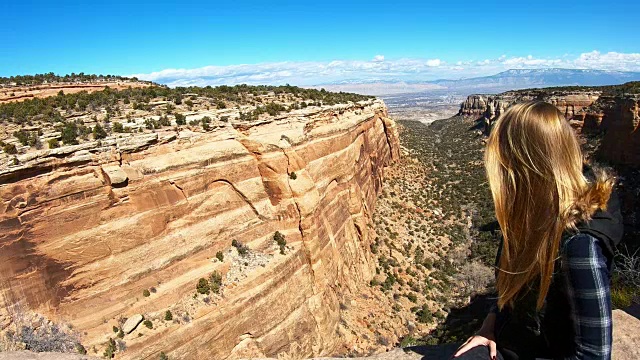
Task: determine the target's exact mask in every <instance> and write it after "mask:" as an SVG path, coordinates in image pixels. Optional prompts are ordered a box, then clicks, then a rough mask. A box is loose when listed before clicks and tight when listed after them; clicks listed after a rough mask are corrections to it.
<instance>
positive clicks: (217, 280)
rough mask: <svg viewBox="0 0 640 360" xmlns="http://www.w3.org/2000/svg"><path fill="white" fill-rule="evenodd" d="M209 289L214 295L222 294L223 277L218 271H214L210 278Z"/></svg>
mask: <svg viewBox="0 0 640 360" xmlns="http://www.w3.org/2000/svg"><path fill="white" fill-rule="evenodd" d="M209 287H210V288H211V291H213V292H214V293H216V294H219V293H220V288H221V287H222V275H221V274H220V273H219V272H218V271H214V272H213V273H211V275H210V276H209Z"/></svg>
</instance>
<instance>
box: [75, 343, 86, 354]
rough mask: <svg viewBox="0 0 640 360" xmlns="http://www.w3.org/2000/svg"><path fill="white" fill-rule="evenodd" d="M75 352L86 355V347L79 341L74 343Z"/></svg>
mask: <svg viewBox="0 0 640 360" xmlns="http://www.w3.org/2000/svg"><path fill="white" fill-rule="evenodd" d="M76 352H77V353H78V354H82V355H87V349H85V347H84V346H83V345H82V344H80V343H76Z"/></svg>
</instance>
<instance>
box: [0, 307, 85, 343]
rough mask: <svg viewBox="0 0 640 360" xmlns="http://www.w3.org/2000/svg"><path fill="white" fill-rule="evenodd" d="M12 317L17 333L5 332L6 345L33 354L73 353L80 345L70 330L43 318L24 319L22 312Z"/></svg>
mask: <svg viewBox="0 0 640 360" xmlns="http://www.w3.org/2000/svg"><path fill="white" fill-rule="evenodd" d="M18 313H19V315H20V316H14V317H13V321H14V323H15V324H16V325H17V328H18V331H16V332H7V334H6V340H7V343H8V344H7V345H9V347H13V348H21V349H25V350H29V351H33V352H74V351H76V347H77V345H78V344H80V341H79V339H78V336H77V335H76V334H74V333H73V332H72V331H71V330H65V327H63V326H61V325H59V324H56V323H54V322H51V321H49V320H47V319H46V318H44V317H41V316H40V317H37V318H36V319H35V320H34V319H26V318H24V317H23V316H22V315H24V314H23V313H22V312H18Z"/></svg>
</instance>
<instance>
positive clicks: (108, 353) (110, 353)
mask: <svg viewBox="0 0 640 360" xmlns="http://www.w3.org/2000/svg"><path fill="white" fill-rule="evenodd" d="M116 350H117V348H116V342H115V341H114V340H113V339H112V338H109V342H108V343H107V348H106V349H105V350H104V353H103V354H102V356H104V357H105V358H107V359H113V357H114V356H115V354H116Z"/></svg>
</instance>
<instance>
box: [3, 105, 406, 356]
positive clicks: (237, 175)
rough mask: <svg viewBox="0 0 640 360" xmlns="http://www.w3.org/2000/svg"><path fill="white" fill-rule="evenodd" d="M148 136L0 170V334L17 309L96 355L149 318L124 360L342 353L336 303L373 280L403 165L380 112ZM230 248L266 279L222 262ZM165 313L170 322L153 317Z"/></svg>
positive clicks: (320, 114)
mask: <svg viewBox="0 0 640 360" xmlns="http://www.w3.org/2000/svg"><path fill="white" fill-rule="evenodd" d="M152 135H154V136H152V137H149V136H146V137H145V138H131V139H129V140H128V141H119V142H117V143H114V144H109V143H102V144H97V143H91V144H82V145H79V146H75V147H74V146H68V147H64V148H60V149H54V150H46V151H41V152H38V153H32V154H28V158H20V157H19V159H18V160H19V165H17V166H10V167H7V166H3V167H0V207H2V210H3V211H2V215H0V247H1V248H2V251H0V294H1V295H2V296H0V325H2V324H4V326H7V324H8V323H10V321H11V320H10V319H11V311H12V310H11V309H14V308H15V307H16V306H18V305H20V307H22V308H27V309H30V310H32V311H36V312H39V313H42V314H46V315H48V316H49V317H50V318H53V319H56V320H60V321H66V322H69V323H71V324H72V325H73V326H74V328H75V329H77V330H78V331H79V332H80V333H84V334H86V335H85V336H84V337H83V339H82V340H83V344H84V345H85V346H86V347H87V348H90V347H92V346H94V345H95V346H96V347H97V348H98V349H99V351H98V352H99V353H101V352H102V350H103V349H104V343H105V341H106V340H107V339H108V337H109V336H112V337H113V336H114V334H113V332H112V330H111V328H112V327H113V326H114V325H115V324H117V322H116V321H117V319H118V318H120V317H131V316H132V315H134V314H145V318H147V319H153V320H154V328H153V330H147V329H143V331H146V332H145V333H144V336H140V337H136V336H130V335H127V336H126V337H125V339H124V340H125V341H126V343H127V350H126V351H125V352H123V353H119V357H121V358H131V359H134V358H135V359H137V358H145V357H149V356H153V357H154V358H156V357H157V356H158V354H159V353H160V352H161V351H164V352H165V353H167V355H169V357H170V358H171V359H188V358H194V359H196V358H212V359H225V358H230V357H234V356H235V355H233V354H241V353H242V354H245V355H246V354H247V353H248V354H249V355H251V356H276V355H277V354H280V353H283V352H289V351H290V350H291V348H292V347H293V348H295V350H296V354H299V355H302V356H314V355H315V356H322V355H327V354H330V353H332V351H333V349H335V348H337V347H338V346H339V345H340V339H339V338H337V337H336V336H335V331H336V328H337V325H338V323H339V321H340V312H341V309H340V306H339V303H338V300H337V299H338V295H339V294H340V293H341V292H347V291H353V290H354V289H356V288H357V287H358V286H366V285H365V284H367V283H368V281H369V280H370V279H371V278H372V277H373V275H374V274H375V271H374V270H375V264H373V263H372V261H371V260H370V255H369V251H368V249H369V245H370V243H371V241H372V231H371V230H370V221H371V214H372V212H373V209H374V206H375V199H376V196H377V194H378V190H379V189H380V186H381V182H382V179H383V174H384V167H385V165H387V164H389V163H390V162H391V161H393V160H394V159H396V158H397V157H398V156H399V143H398V134H397V131H396V126H395V123H394V122H393V121H392V120H391V119H389V118H388V117H387V113H386V108H385V106H384V104H383V103H382V102H381V101H370V102H367V103H359V104H356V105H353V104H352V105H336V106H333V107H330V108H323V109H319V110H296V111H293V112H291V113H290V114H288V115H287V116H286V117H281V118H276V119H275V120H273V121H269V122H261V123H255V124H248V125H247V126H243V127H242V129H234V128H233V127H232V126H231V125H228V126H227V127H225V128H223V129H218V130H216V131H215V132H209V133H198V134H196V133H191V134H186V136H182V134H175V133H174V134H169V135H168V136H160V137H158V135H157V134H152ZM176 135H177V136H176ZM25 156H27V155H25ZM294 173H295V175H293V174H294ZM275 231H279V232H281V233H282V234H284V235H285V237H286V242H287V244H286V249H287V251H286V252H285V254H284V255H283V254H280V253H279V252H278V246H277V245H275V243H274V241H273V234H274V233H275ZM232 240H237V241H239V242H241V243H242V244H245V245H246V246H248V248H249V249H250V253H251V254H253V255H252V256H254V257H260V259H263V260H262V261H263V262H262V263H261V264H260V266H253V265H252V264H251V263H249V260H242V257H241V256H240V255H238V256H239V257H238V258H237V259H240V261H238V262H237V263H236V261H235V260H233V262H232V261H231V260H227V259H228V258H230V257H228V256H226V255H225V260H224V261H217V260H215V256H216V253H217V252H219V251H220V252H224V253H225V254H231V253H232V252H233V251H235V250H234V249H233V248H232V247H231V243H232ZM243 262H244V264H243ZM230 268H234V269H236V270H234V274H237V273H238V271H240V270H237V268H239V269H241V270H242V269H244V270H242V271H243V275H242V276H235V275H234V277H233V278H229V277H225V278H224V280H223V284H224V291H223V293H222V294H221V295H219V296H218V295H217V296H212V297H211V298H209V297H207V299H206V302H202V301H196V300H193V301H192V302H189V301H191V300H190V299H191V298H192V296H193V295H194V293H195V287H196V284H197V282H198V279H199V278H207V277H208V276H209V274H211V273H212V272H213V271H214V270H217V271H219V272H221V273H222V274H223V276H224V275H226V274H227V273H231V271H230ZM146 289H153V291H152V292H151V294H150V296H148V297H147V296H146V295H149V293H148V292H147V293H146V295H145V296H144V297H143V296H142V294H143V291H144V290H146ZM194 303H195V305H194ZM167 309H172V312H173V313H174V319H175V320H174V321H173V322H163V320H164V319H161V318H160V316H158V315H157V314H164V312H165V311H166V310H167ZM154 316H156V317H155V318H154ZM159 324H163V325H162V326H160V325H159ZM139 328H141V327H139ZM136 332H137V331H136Z"/></svg>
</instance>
